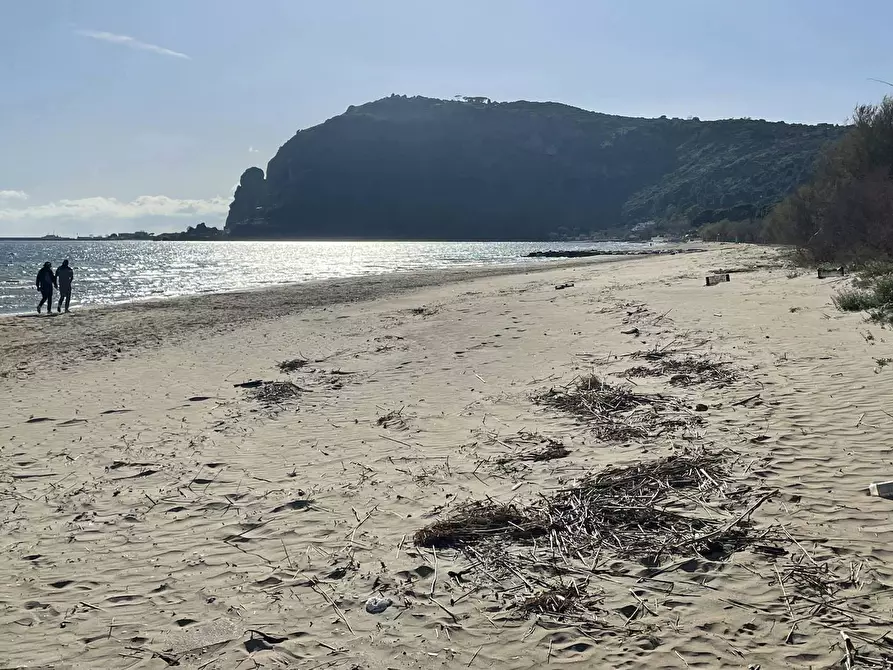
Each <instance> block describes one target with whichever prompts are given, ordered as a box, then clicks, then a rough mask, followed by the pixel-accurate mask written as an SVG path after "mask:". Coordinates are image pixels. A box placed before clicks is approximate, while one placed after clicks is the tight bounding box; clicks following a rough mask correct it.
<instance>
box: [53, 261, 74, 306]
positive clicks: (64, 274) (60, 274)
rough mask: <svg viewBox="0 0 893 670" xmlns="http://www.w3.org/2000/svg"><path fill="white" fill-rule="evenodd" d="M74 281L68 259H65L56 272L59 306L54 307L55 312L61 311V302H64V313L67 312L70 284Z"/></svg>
mask: <svg viewBox="0 0 893 670" xmlns="http://www.w3.org/2000/svg"><path fill="white" fill-rule="evenodd" d="M73 281H74V270H72V269H71V266H70V265H69V264H68V259H67V258H66V259H65V260H64V261H62V265H60V266H59V267H58V269H57V270H56V286H58V287H59V306H58V307H56V311H57V312H61V311H62V302H63V301H64V302H65V311H66V312H67V311H68V306H69V305H70V304H71V282H73Z"/></svg>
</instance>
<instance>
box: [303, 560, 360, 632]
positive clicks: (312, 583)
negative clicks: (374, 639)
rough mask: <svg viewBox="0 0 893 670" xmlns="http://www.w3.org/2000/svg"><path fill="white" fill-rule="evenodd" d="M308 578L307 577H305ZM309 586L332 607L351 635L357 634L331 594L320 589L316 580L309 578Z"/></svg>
mask: <svg viewBox="0 0 893 670" xmlns="http://www.w3.org/2000/svg"><path fill="white" fill-rule="evenodd" d="M305 576H306V575H305ZM308 582H309V586H310V588H311V589H313V590H314V591H316V592H317V593H318V594H319V595H321V596H322V597H323V598H325V599H326V602H328V603H329V605H331V607H332V609H333V610H335V614H337V615H338V618H339V619H341V620H342V621H343V622H344V625H345V626H347V630H349V631H350V632H351V634H355V633H354V632H353V628H351V626H350V621H348V620H347V617H346V616H345V615H344V612H342V611H341V608H340V607H338V605H336V604H335V601H334V600H332V599H331V598H330V597H329V594H328V593H326V592H325V590H324V589H322V588H320V587H319V584H318V582H317V581H316V580H314V579H310V578H308Z"/></svg>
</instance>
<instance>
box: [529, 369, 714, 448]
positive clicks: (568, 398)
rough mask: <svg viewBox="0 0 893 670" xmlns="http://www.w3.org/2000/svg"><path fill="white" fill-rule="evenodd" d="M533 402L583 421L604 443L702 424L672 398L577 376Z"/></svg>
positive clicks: (697, 417) (686, 408)
mask: <svg viewBox="0 0 893 670" xmlns="http://www.w3.org/2000/svg"><path fill="white" fill-rule="evenodd" d="M534 400H535V401H536V402H538V403H540V404H542V405H548V406H550V407H554V408H556V409H559V410H561V411H563V412H566V413H568V414H572V415H574V416H576V417H577V418H579V419H581V420H582V421H585V422H586V423H587V424H588V425H589V426H590V427H591V428H592V430H593V433H594V434H595V436H596V437H598V438H599V439H601V440H605V441H623V440H629V439H637V438H638V439H641V438H646V437H654V436H656V435H659V434H660V433H663V432H666V431H673V430H677V429H680V428H689V427H693V426H697V425H699V424H701V423H703V419H702V418H701V417H699V416H698V415H696V414H695V413H693V412H692V411H691V410H690V409H689V408H688V407H686V405H685V404H683V403H682V402H681V401H680V400H678V399H676V398H673V397H670V396H664V395H659V394H645V393H636V392H635V391H633V390H632V389H630V388H629V387H628V386H620V385H612V384H608V383H607V382H605V381H604V380H602V379H599V378H598V377H596V376H595V375H586V376H583V377H577V378H576V379H574V380H573V381H572V382H571V383H570V384H568V385H567V386H564V387H560V388H552V389H549V390H548V391H546V392H545V393H541V394H539V395H537V396H535V397H534Z"/></svg>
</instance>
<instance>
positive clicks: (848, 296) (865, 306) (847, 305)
mask: <svg viewBox="0 0 893 670" xmlns="http://www.w3.org/2000/svg"><path fill="white" fill-rule="evenodd" d="M831 300H832V301H833V302H834V306H835V307H836V308H837V309H839V310H841V311H842V312H867V311H868V310H870V309H873V308H875V307H877V303H875V301H874V295H873V294H872V293H871V292H870V291H860V290H857V289H847V290H844V291H840V292H838V294H837V295H836V296H834V297H833V298H831Z"/></svg>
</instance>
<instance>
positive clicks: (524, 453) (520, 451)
mask: <svg viewBox="0 0 893 670" xmlns="http://www.w3.org/2000/svg"><path fill="white" fill-rule="evenodd" d="M489 437H490V440H492V441H493V442H495V443H496V444H499V445H501V446H503V447H505V448H506V449H510V450H511V451H512V453H509V454H505V455H503V456H498V457H496V458H494V459H493V460H492V461H491V462H492V463H494V464H496V465H502V466H506V465H511V464H512V463H519V462H524V461H526V462H531V463H542V462H545V461H552V460H555V459H558V458H565V457H566V456H569V455H570V454H571V450H570V449H568V448H567V447H565V446H564V444H562V443H561V442H558V441H556V440H553V439H551V438H548V437H543V436H541V435H538V434H536V433H528V432H525V431H521V432H520V433H518V434H517V435H513V436H509V437H506V438H502V439H500V438H497V437H496V436H494V435H491V436H489Z"/></svg>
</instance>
